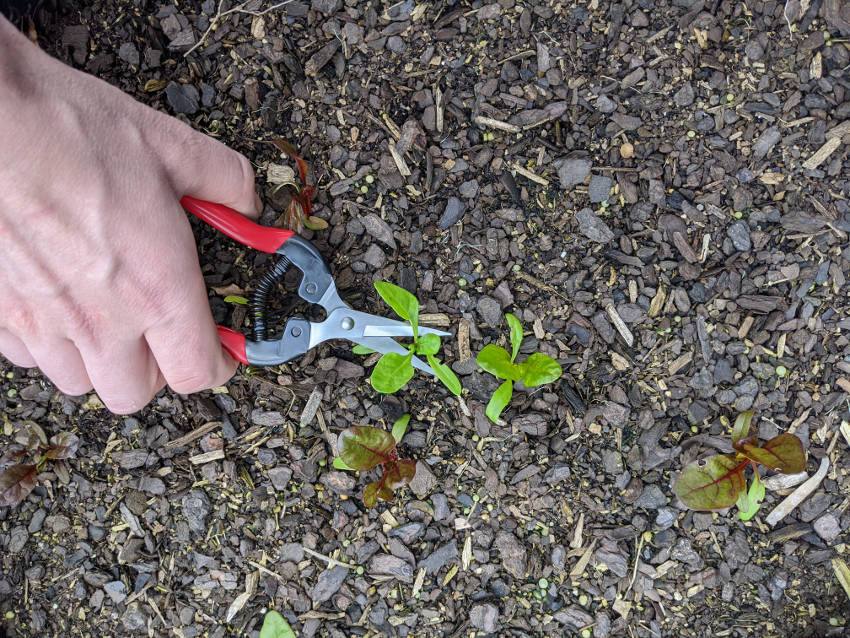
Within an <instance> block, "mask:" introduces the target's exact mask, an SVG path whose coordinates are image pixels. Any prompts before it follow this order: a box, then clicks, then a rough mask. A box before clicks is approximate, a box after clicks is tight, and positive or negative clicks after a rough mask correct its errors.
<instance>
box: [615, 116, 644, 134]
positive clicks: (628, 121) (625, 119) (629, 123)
mask: <svg viewBox="0 0 850 638" xmlns="http://www.w3.org/2000/svg"><path fill="white" fill-rule="evenodd" d="M611 120H612V121H613V122H614V123H615V124H617V125H618V126H619V127H620V128H622V129H624V130H626V131H636V130H638V128H640V125H641V124H643V120H641V119H640V118H639V117H636V116H634V115H626V114H625V113H614V114H613V115H612V116H611Z"/></svg>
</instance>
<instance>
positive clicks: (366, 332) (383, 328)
mask: <svg viewBox="0 0 850 638" xmlns="http://www.w3.org/2000/svg"><path fill="white" fill-rule="evenodd" d="M419 334H420V335H429V334H430V335H437V336H438V337H451V336H452V334H451V333H450V332H445V331H443V330H437V329H436V328H428V327H426V326H419ZM363 336H364V337H413V328H411V327H410V326H409V325H408V324H406V323H403V324H400V325H375V324H374V323H373V324H370V325H368V326H366V327H365V328H363Z"/></svg>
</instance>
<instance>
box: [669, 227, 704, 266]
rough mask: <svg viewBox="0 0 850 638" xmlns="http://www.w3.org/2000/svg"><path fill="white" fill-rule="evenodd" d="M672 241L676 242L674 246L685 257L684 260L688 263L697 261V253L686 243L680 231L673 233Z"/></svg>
mask: <svg viewBox="0 0 850 638" xmlns="http://www.w3.org/2000/svg"><path fill="white" fill-rule="evenodd" d="M673 243H674V244H676V248H677V249H678V250H679V252H680V253H681V254H682V257H684V258H685V261H687V262H688V263H690V264H695V263H697V262H698V261H699V257H697V254H696V253H695V252H694V249H693V248H691V245H690V244H689V243H688V240H687V239H685V237H684V235H682V233H679V232H674V233H673Z"/></svg>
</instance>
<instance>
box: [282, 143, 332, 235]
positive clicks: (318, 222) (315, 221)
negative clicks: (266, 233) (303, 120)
mask: <svg viewBox="0 0 850 638" xmlns="http://www.w3.org/2000/svg"><path fill="white" fill-rule="evenodd" d="M272 144H274V145H275V146H276V147H277V148H278V149H279V150H281V151H283V152H284V153H286V154H287V155H289V156H290V157H291V158H292V159H294V160H295V163H296V164H297V165H298V176H299V177H300V178H301V184H300V186H299V185H298V184H294V183H292V184H290V185H291V186H293V187H294V188H295V191H296V194H295V197H293V198H292V199H291V200H290V201H289V208H288V209H287V212H286V215H284V216H282V219H283V224H284V226H286V227H287V228H289V229H290V230H294V231H295V232H296V233H300V232H301V230H302V229H303V228H305V227H306V228H309V229H310V230H324V229H325V228H327V227H328V223H327V222H326V221H325V220H324V219H321V218H320V217H314V216H313V215H312V210H313V205H312V201H313V196H314V195H315V194H316V191H315V189H314V188H313V187H312V186H310V185H309V184H308V183H307V171H308V169H309V167H308V165H307V162H305V161H304V160H303V159H302V158H301V156H300V155H298V151H296V150H295V147H293V146H292V144H290V143H289V142H287V141H286V140H283V139H276V140H272Z"/></svg>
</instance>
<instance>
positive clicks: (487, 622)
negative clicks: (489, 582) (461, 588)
mask: <svg viewBox="0 0 850 638" xmlns="http://www.w3.org/2000/svg"><path fill="white" fill-rule="evenodd" d="M469 623H470V624H471V625H472V626H473V627H475V628H476V629H480V630H481V631H483V632H484V633H486V634H491V633H493V632H495V631H496V630H497V629H498V628H499V608H498V607H496V606H495V605H491V604H489V603H488V604H484V605H475V606H474V607H473V608H472V609H471V610H470V612H469Z"/></svg>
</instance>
